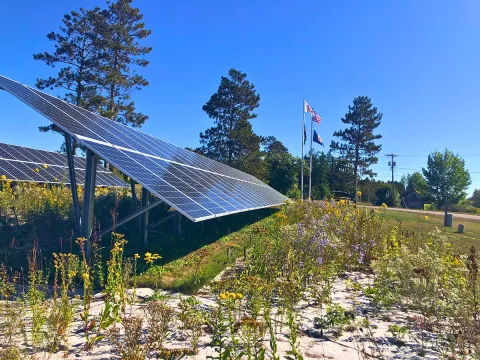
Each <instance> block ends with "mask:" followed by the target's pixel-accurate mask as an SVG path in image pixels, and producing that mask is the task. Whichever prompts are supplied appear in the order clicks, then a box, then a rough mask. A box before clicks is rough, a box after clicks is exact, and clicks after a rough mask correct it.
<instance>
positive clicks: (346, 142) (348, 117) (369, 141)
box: [330, 96, 383, 193]
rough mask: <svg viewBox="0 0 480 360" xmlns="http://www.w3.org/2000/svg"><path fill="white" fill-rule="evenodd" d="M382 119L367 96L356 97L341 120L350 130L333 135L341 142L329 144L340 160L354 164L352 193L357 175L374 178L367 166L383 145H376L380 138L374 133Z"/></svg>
mask: <svg viewBox="0 0 480 360" xmlns="http://www.w3.org/2000/svg"><path fill="white" fill-rule="evenodd" d="M382 116H383V114H382V113H380V112H378V110H377V108H376V107H374V106H373V105H372V102H371V99H370V98H369V97H367V96H359V97H357V98H355V99H353V106H349V107H348V113H346V114H345V117H344V118H342V122H343V123H344V124H347V125H349V126H350V127H348V128H347V129H345V130H339V131H335V132H334V133H333V135H334V136H336V137H338V138H339V139H340V141H339V142H336V141H332V143H331V145H330V147H331V149H332V150H333V151H338V152H339V153H340V154H341V156H342V157H343V159H345V160H346V161H348V162H349V163H351V164H353V177H354V182H355V189H354V192H355V193H356V192H357V181H358V177H359V176H362V175H368V176H370V177H373V176H374V173H373V172H372V171H371V170H370V169H369V167H370V165H372V164H376V163H377V162H378V158H377V157H376V154H378V153H379V152H380V150H381V149H382V146H381V145H377V144H375V140H378V139H381V138H382V136H381V135H378V134H374V133H373V131H374V130H375V129H376V128H377V127H378V126H379V125H380V122H381V120H382Z"/></svg>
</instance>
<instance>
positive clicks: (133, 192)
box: [130, 179, 140, 230]
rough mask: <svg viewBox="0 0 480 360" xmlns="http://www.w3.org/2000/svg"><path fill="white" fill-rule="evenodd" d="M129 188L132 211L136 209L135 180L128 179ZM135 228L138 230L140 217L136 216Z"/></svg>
mask: <svg viewBox="0 0 480 360" xmlns="http://www.w3.org/2000/svg"><path fill="white" fill-rule="evenodd" d="M130 189H131V190H132V201H133V211H137V210H138V202H137V190H136V189H135V181H133V180H132V179H130ZM137 230H140V218H137Z"/></svg>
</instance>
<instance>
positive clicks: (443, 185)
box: [422, 149, 471, 206]
mask: <svg viewBox="0 0 480 360" xmlns="http://www.w3.org/2000/svg"><path fill="white" fill-rule="evenodd" d="M422 171H423V175H424V176H425V180H426V188H427V191H428V193H429V194H430V195H431V196H432V197H433V199H434V200H435V202H436V203H437V205H438V206H441V205H443V204H445V205H448V204H449V203H450V204H457V203H458V202H459V201H460V200H462V199H464V198H465V196H466V192H465V190H466V189H467V188H468V186H469V185H470V183H471V179H470V173H469V172H468V170H467V169H465V161H464V160H463V159H462V158H461V157H460V156H458V155H455V154H454V153H453V152H451V151H450V150H448V149H445V151H444V152H443V153H442V152H440V151H434V152H433V153H431V154H430V155H429V156H428V161H427V168H426V169H425V168H422Z"/></svg>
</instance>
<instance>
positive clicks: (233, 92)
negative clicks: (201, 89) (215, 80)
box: [199, 69, 265, 178]
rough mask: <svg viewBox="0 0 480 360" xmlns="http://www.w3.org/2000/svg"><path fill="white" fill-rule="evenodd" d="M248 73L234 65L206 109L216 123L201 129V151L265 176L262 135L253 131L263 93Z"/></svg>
mask: <svg viewBox="0 0 480 360" xmlns="http://www.w3.org/2000/svg"><path fill="white" fill-rule="evenodd" d="M246 77H247V74H245V73H242V72H240V71H238V70H235V69H231V70H230V71H229V72H228V77H224V76H222V78H221V82H220V86H219V88H218V90H217V92H216V93H215V94H213V95H212V96H211V97H210V99H209V100H208V102H207V103H206V104H205V105H204V106H203V107H202V109H203V110H204V111H205V112H206V113H207V114H208V116H209V117H210V118H212V119H214V120H215V125H214V126H213V127H211V128H210V129H207V130H206V131H205V133H200V144H201V147H200V149H199V150H200V151H201V152H202V153H203V154H205V156H207V157H209V158H211V159H214V160H217V161H220V162H223V163H225V164H228V165H230V166H233V167H235V168H237V169H239V170H242V171H245V172H248V173H250V174H252V175H254V176H257V177H260V178H264V175H265V168H264V166H263V164H262V157H263V152H262V151H261V148H260V145H261V143H262V140H263V139H262V137H260V136H258V135H256V134H255V133H254V132H253V129H252V125H251V123H250V120H251V119H255V118H256V117H257V114H255V113H254V112H253V111H254V110H255V109H256V108H257V107H258V106H259V102H260V95H259V94H257V92H256V90H255V85H254V84H252V83H250V82H249V81H248V80H246Z"/></svg>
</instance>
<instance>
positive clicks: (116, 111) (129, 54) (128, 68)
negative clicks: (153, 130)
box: [97, 0, 152, 127]
mask: <svg viewBox="0 0 480 360" xmlns="http://www.w3.org/2000/svg"><path fill="white" fill-rule="evenodd" d="M131 3H132V0H118V1H117V2H108V4H109V6H108V9H106V10H103V11H102V12H101V13H100V16H98V17H97V31H98V32H99V33H100V35H101V37H102V40H103V42H102V44H103V56H102V59H101V63H100V67H99V69H100V76H101V79H100V80H99V82H100V85H101V86H102V88H103V92H104V94H105V95H104V96H105V101H104V106H103V108H102V111H101V114H102V115H103V116H105V117H108V118H110V119H112V120H114V121H116V122H119V123H122V124H125V125H132V126H134V127H139V126H142V124H143V123H144V122H145V121H146V120H147V119H148V116H147V115H144V114H142V113H140V112H136V109H135V102H134V101H132V100H131V93H132V92H133V91H135V90H140V89H141V88H143V87H144V86H147V85H148V81H147V80H146V79H145V78H144V77H142V76H141V75H139V74H138V73H137V72H136V68H138V67H146V66H147V65H148V64H149V63H150V62H149V61H148V60H146V59H145V58H144V57H145V55H147V54H149V53H150V52H151V51H152V48H151V47H149V46H143V45H142V44H141V43H140V41H141V40H144V39H145V38H147V37H148V36H149V35H150V34H151V30H147V29H146V28H145V23H144V22H142V19H143V14H142V13H141V12H140V10H139V9H138V8H134V7H132V5H131Z"/></svg>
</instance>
